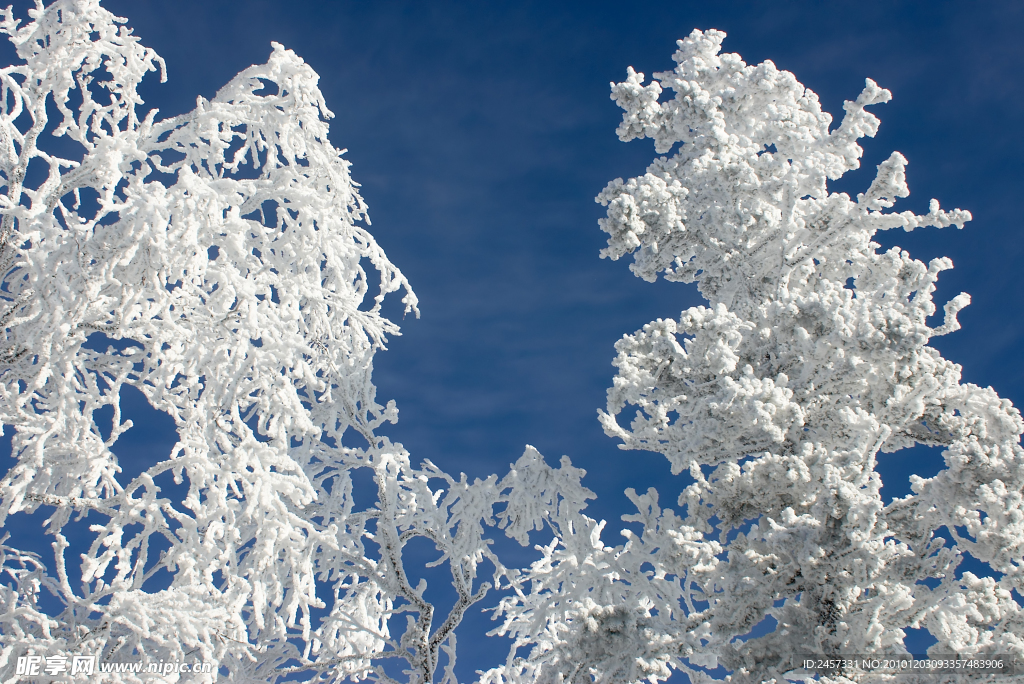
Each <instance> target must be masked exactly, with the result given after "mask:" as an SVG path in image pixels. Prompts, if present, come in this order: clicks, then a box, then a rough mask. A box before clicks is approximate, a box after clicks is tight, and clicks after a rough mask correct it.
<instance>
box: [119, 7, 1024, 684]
mask: <svg viewBox="0 0 1024 684" xmlns="http://www.w3.org/2000/svg"><path fill="white" fill-rule="evenodd" d="M106 6H107V7H109V8H110V9H111V10H112V11H114V12H116V13H118V14H120V15H122V16H127V17H128V18H129V20H130V21H129V24H130V25H131V26H133V27H134V28H135V32H136V34H137V35H139V36H141V37H142V39H143V42H144V44H145V45H147V46H150V47H153V48H154V49H156V51H157V52H158V53H159V54H160V55H161V56H163V58H164V59H165V60H166V62H167V67H168V77H169V82H168V83H167V84H163V85H161V84H159V83H158V82H157V79H156V78H155V77H154V78H151V80H150V81H149V83H148V84H146V85H144V88H143V95H144V97H145V98H146V100H147V105H152V106H156V107H159V108H160V110H161V116H170V115H174V114H178V113H181V112H184V111H187V110H189V109H191V108H192V107H193V106H194V103H195V97H196V95H203V96H205V97H208V98H209V97H212V96H213V95H214V93H215V92H216V91H217V90H218V89H219V88H220V87H221V86H222V85H223V84H224V83H225V82H226V81H228V80H229V79H230V78H231V77H232V76H233V75H234V74H235V73H237V72H238V71H239V70H241V69H244V68H245V67H247V66H249V65H250V64H253V63H262V62H264V61H265V60H266V58H267V56H268V55H269V53H270V42H271V41H278V42H281V43H283V44H284V45H285V46H287V47H289V48H291V49H293V50H294V51H295V52H297V53H298V54H299V55H300V56H301V57H303V58H304V59H305V60H306V61H307V62H308V63H309V64H310V65H312V67H313V68H314V69H315V70H316V71H317V72H318V73H319V74H320V77H321V83H320V84H321V88H322V90H323V92H324V95H325V97H326V100H327V104H328V106H329V107H330V108H331V109H332V110H333V111H334V112H335V114H336V118H335V119H334V121H333V122H332V124H331V139H332V142H334V144H335V145H336V146H338V147H342V148H348V150H349V151H348V153H347V155H346V156H347V158H348V159H349V160H350V161H351V162H352V164H353V167H352V174H353V178H354V179H355V180H356V181H357V182H359V183H361V184H362V194H363V197H364V198H365V199H366V201H367V202H368V204H369V207H370V216H371V218H372V220H373V227H372V231H373V233H374V234H375V236H376V237H377V240H378V241H379V242H380V244H381V245H382V246H383V248H384V249H385V251H386V252H387V254H388V255H389V257H390V258H391V260H392V261H393V262H394V263H396V264H397V265H398V266H399V267H400V268H401V269H402V270H403V271H404V272H405V274H406V275H407V276H408V278H409V279H410V281H411V282H412V284H413V287H414V289H415V291H416V293H417V294H418V296H419V298H420V307H421V310H422V318H421V319H419V320H414V319H408V320H406V321H404V323H403V325H402V329H403V336H402V337H398V338H395V339H393V340H392V341H391V344H390V349H389V351H387V352H386V353H382V354H380V355H378V357H377V362H376V372H375V378H376V382H377V385H378V388H379V390H378V396H379V398H381V399H384V400H387V399H391V398H393V399H395V400H396V401H397V403H398V406H399V408H400V410H401V420H400V421H399V423H398V424H397V425H396V426H391V427H389V428H388V429H387V433H388V434H389V435H390V436H391V437H392V438H393V439H395V440H396V441H400V442H402V443H404V444H405V446H406V447H407V448H408V449H409V450H410V451H411V453H412V454H413V456H414V458H429V459H431V460H433V461H434V462H435V463H437V464H439V465H441V466H442V467H444V468H446V469H447V470H449V471H454V472H458V471H465V472H466V473H467V474H469V475H470V476H480V477H482V476H485V475H487V474H489V473H492V472H498V473H502V472H504V471H505V470H506V469H507V467H508V464H509V463H510V462H511V461H513V460H515V459H516V458H517V457H518V456H519V455H520V454H521V453H522V451H523V447H524V445H525V444H533V445H534V446H536V447H537V448H538V449H539V450H540V451H541V452H542V453H543V454H545V455H546V456H547V458H548V459H549V461H551V462H552V463H554V462H557V459H558V458H559V457H560V456H561V455H562V454H567V455H569V456H570V457H571V458H572V460H573V463H574V464H575V465H577V466H580V467H583V468H585V469H586V470H587V471H588V476H587V478H586V481H585V483H586V484H587V485H588V486H589V487H590V488H591V489H592V490H594V491H595V492H596V493H597V494H598V497H599V498H598V500H597V502H595V503H594V504H592V506H591V508H590V514H591V515H592V516H594V517H598V518H606V519H608V520H609V521H610V525H609V528H608V529H609V530H610V531H611V533H608V532H606V535H605V537H606V541H607V542H609V543H617V540H618V537H617V535H616V534H615V533H614V532H615V528H616V527H617V526H618V522H617V521H618V518H619V516H620V515H622V514H623V513H626V512H628V511H629V507H628V505H627V504H628V502H627V501H626V499H625V497H624V496H623V494H622V492H623V490H624V489H625V488H626V487H634V488H636V489H639V490H645V489H646V488H647V487H649V486H652V485H657V486H659V487H660V488H661V489H662V491H663V493H664V494H663V503H665V504H666V505H671V502H672V501H673V500H674V498H675V494H676V492H678V491H680V490H681V489H682V488H683V487H684V486H685V485H686V484H688V480H687V479H684V478H682V477H679V478H673V477H672V476H671V475H670V474H669V469H668V465H667V462H666V461H665V460H664V458H663V457H661V456H656V455H653V454H646V453H642V452H623V451H620V450H618V449H617V448H616V443H615V442H614V441H613V440H611V439H609V438H608V437H606V436H605V435H604V434H603V432H602V430H601V428H600V426H599V424H598V422H597V417H596V409H597V408H599V407H603V406H604V403H605V389H606V388H607V387H608V386H609V385H610V383H611V379H612V376H613V371H614V369H613V368H612V366H611V365H610V362H611V360H612V358H613V357H614V350H613V345H614V343H615V341H616V340H617V339H619V338H620V337H621V336H622V335H623V334H625V333H630V332H633V331H634V330H636V329H638V328H640V327H641V326H643V325H644V324H645V323H647V322H649V321H651V320H653V319H655V318H659V317H663V318H664V317H677V316H678V315H679V312H680V311H681V310H683V309H685V308H687V307H689V306H693V305H696V304H698V303H700V298H699V295H698V294H697V292H696V288H695V287H694V286H684V285H679V284H675V285H674V284H670V283H661V282H659V283H658V284H655V285H651V284H648V283H645V282H643V281H641V280H639V279H637V278H635V277H633V275H632V274H631V273H630V272H629V271H628V268H627V266H628V263H627V262H626V261H625V260H622V261H619V262H610V261H608V260H601V259H599V258H598V251H599V250H600V249H601V248H602V247H603V245H604V243H605V235H604V233H602V232H601V231H600V230H599V229H598V227H597V219H598V218H599V217H600V216H602V215H603V209H602V208H601V207H600V206H599V205H597V204H595V203H594V200H593V198H594V196H595V195H596V194H597V193H598V192H600V191H601V189H602V188H603V187H604V186H605V184H606V183H607V182H608V181H610V180H612V179H614V178H616V177H623V178H628V177H630V176H635V175H637V174H640V173H643V171H644V169H645V167H646V165H647V164H648V163H649V162H650V161H651V160H652V159H653V158H654V156H655V155H654V150H653V143H652V142H651V141H647V140H645V141H634V142H632V143H629V144H624V143H621V142H619V141H618V139H617V138H616V135H615V127H616V125H617V123H618V121H619V118H620V110H619V109H618V108H617V107H616V106H615V105H614V104H613V103H612V102H611V101H610V99H609V87H608V84H609V81H612V80H616V81H620V80H622V79H623V78H624V77H625V73H626V67H627V66H630V65H632V66H633V67H634V68H636V69H637V70H638V71H643V72H644V73H646V74H648V76H649V75H650V74H651V73H652V72H655V71H662V70H667V69H670V68H671V67H672V66H673V65H674V63H673V62H672V60H671V55H672V53H673V52H674V50H675V40H676V39H678V38H682V37H684V36H686V35H687V34H689V32H690V31H691V30H692V29H693V28H694V27H699V28H718V29H722V30H724V31H726V32H727V33H728V38H727V39H726V42H725V50H726V51H729V52H738V53H739V54H741V55H742V56H743V58H744V59H745V60H746V61H747V63H757V62H760V61H762V60H765V59H771V60H772V61H774V62H775V64H776V65H777V66H778V67H780V68H782V69H787V70H790V71H792V72H794V73H795V74H796V76H797V78H798V79H799V80H800V81H802V82H803V83H804V84H805V85H806V86H808V87H809V88H811V89H812V90H814V91H815V92H817V93H818V95H819V96H820V98H821V101H822V104H823V108H824V109H825V110H826V111H829V112H831V113H832V114H833V116H834V117H835V118H836V119H837V120H838V119H839V118H840V116H841V114H842V103H843V100H844V99H853V98H855V97H856V96H857V94H858V93H859V92H860V90H861V89H862V87H863V84H864V78H865V77H870V78H873V79H874V80H876V81H877V82H878V83H879V85H881V86H882V87H885V88H888V89H890V90H891V91H892V93H893V101H892V102H890V103H889V104H886V105H880V106H876V107H875V108H874V109H873V111H874V113H875V114H876V115H878V116H879V117H880V118H881V120H882V127H881V130H880V132H879V135H878V136H877V137H876V138H875V139H874V140H867V141H866V142H865V143H864V147H865V150H866V153H865V157H864V165H863V166H864V168H863V169H862V170H861V171H860V172H857V173H853V174H849V175H848V176H847V177H846V178H844V179H843V180H842V181H841V183H839V184H836V185H835V186H834V187H836V188H840V189H842V190H844V191H847V192H850V193H851V194H852V193H856V192H860V191H863V189H864V188H866V187H867V185H868V184H869V183H870V181H871V179H872V178H873V176H874V167H875V165H876V164H878V163H879V162H880V161H882V160H884V159H885V158H886V157H888V156H889V154H890V152H891V151H892V150H894V149H895V150H899V151H900V152H902V153H903V154H904V156H905V157H907V159H908V160H909V161H910V165H909V167H908V171H907V175H908V183H909V185H910V189H911V193H912V195H911V197H910V198H909V199H907V200H903V201H902V202H901V203H898V204H897V206H896V210H905V209H912V210H915V211H917V212H925V211H926V207H927V203H928V200H929V199H930V198H932V197H935V198H937V199H939V201H940V202H941V203H942V205H943V207H945V208H953V207H960V208H963V209H968V210H970V211H971V212H972V213H973V215H974V221H973V222H972V223H970V224H968V226H967V228H966V229H965V230H964V231H957V230H955V229H948V230H944V231H938V230H935V229H929V230H922V231H918V232H915V233H912V234H906V233H902V232H900V233H899V234H892V235H883V236H882V241H883V242H884V243H885V245H886V246H889V245H892V244H899V245H901V246H903V247H905V248H907V249H909V250H910V251H911V254H912V255H914V256H915V257H917V258H919V259H922V260H924V261H928V260H929V259H931V258H933V257H935V256H942V255H947V256H950V257H951V258H952V259H953V261H954V264H955V266H956V268H955V270H953V271H948V272H946V273H944V274H943V275H942V278H941V280H940V288H939V291H938V295H937V300H938V301H939V303H940V305H941V303H942V302H944V301H945V300H946V299H948V298H951V297H952V296H954V295H956V294H957V293H959V292H960V291H966V292H969V293H970V294H971V296H972V298H973V303H972V305H971V306H970V307H969V308H967V309H966V310H964V311H963V312H962V313H961V315H960V321H961V323H962V324H963V326H964V329H963V330H961V331H960V332H957V333H955V334H953V335H950V336H948V337H945V338H940V339H938V340H937V341H936V344H937V346H938V347H939V348H940V349H941V350H942V352H943V354H944V355H945V356H946V357H947V358H951V359H952V360H954V361H956V362H958V363H960V364H962V365H963V367H964V379H965V381H970V382H974V383H977V384H979V385H983V386H984V385H992V386H994V387H995V388H996V389H997V390H998V391H999V393H1000V394H1001V396H1004V397H1008V398H1010V399H1011V400H1013V401H1014V403H1015V404H1016V405H1018V406H1019V405H1021V404H1022V403H1024V368H1022V364H1021V360H1020V359H1021V356H1020V352H1021V350H1022V343H1024V325H1022V319H1021V316H1022V314H1024V284H1022V283H1024V281H1022V278H1021V277H1020V275H1019V272H1018V269H1019V267H1020V264H1021V260H1022V257H1024V239H1022V237H1021V211H1020V208H1019V207H1020V200H1019V197H1020V196H1021V194H1022V188H1024V135H1022V130H1024V77H1022V75H1021V74H1022V66H1024V39H1022V38H1021V36H1024V4H1022V3H1020V2H1016V1H1015V0H1014V1H1004V2H985V3H968V2H927V3H926V2H916V3H911V2H900V1H892V0H889V1H886V2H863V1H861V2H828V3H824V2H789V3H780V2H771V3H769V2H714V3H708V2H632V3H622V2H615V3H612V2H600V1H596V0H589V1H587V2H565V3H553V2H503V1H498V0H492V1H490V2H475V3H470V2H464V3H453V2H439V1H435V2H429V3H428V2H375V3H367V2H360V3H355V2H314V1H312V0H307V1H299V0H292V1H290V2H287V3H286V2H277V1H268V0H249V1H246V2H211V1H209V0H207V1H206V2H198V1H193V0H175V1H174V2H169V1H168V2H151V1H149V2H137V1H135V2H129V1H127V0H117V1H111V2H108V3H106ZM394 311H396V312H397V309H395V310H394ZM399 315H400V314H399ZM135 421H136V424H137V425H139V427H136V428H134V429H133V430H132V431H130V432H129V433H128V434H126V435H125V436H124V437H122V438H121V440H122V441H121V442H119V449H125V450H128V451H132V452H133V453H138V454H143V453H149V454H154V455H155V454H157V453H164V454H165V453H166V452H167V451H169V449H170V445H171V443H172V442H173V441H174V438H175V437H174V434H173V433H171V432H169V431H168V430H167V422H166V421H152V422H150V423H149V425H148V427H147V426H146V425H142V424H141V423H142V421H140V420H139V418H135ZM128 451H125V453H128ZM880 457H881V458H883V459H887V460H885V461H884V462H883V463H882V464H881V465H880V469H881V470H882V473H883V478H884V482H885V494H886V497H887V498H889V497H891V496H892V495H902V494H903V493H906V492H907V491H908V487H907V481H906V477H907V475H908V474H909V472H911V471H912V470H917V471H919V472H921V473H923V474H926V475H927V474H932V473H933V472H934V471H935V469H936V468H937V467H938V461H937V460H936V456H935V454H932V453H929V452H927V451H918V452H914V453H912V454H897V455H891V456H885V455H881V456H880ZM489 626H490V624H489V623H487V622H486V620H484V619H480V618H473V619H471V620H470V621H469V622H467V625H466V629H463V630H462V631H461V632H460V634H461V637H460V644H461V646H462V647H463V651H464V652H465V654H464V656H463V657H464V658H465V662H464V666H463V667H461V668H460V671H461V673H462V677H463V678H464V679H466V680H469V679H471V678H472V675H471V673H472V671H473V670H475V669H477V668H479V667H484V666H487V665H491V664H494V658H495V657H500V655H498V654H492V653H489V651H491V650H493V649H488V648H486V647H475V646H474V647H473V648H466V647H467V646H471V645H473V644H475V641H476V640H477V639H478V638H479V633H480V631H479V630H480V629H482V628H485V627H489Z"/></svg>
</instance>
